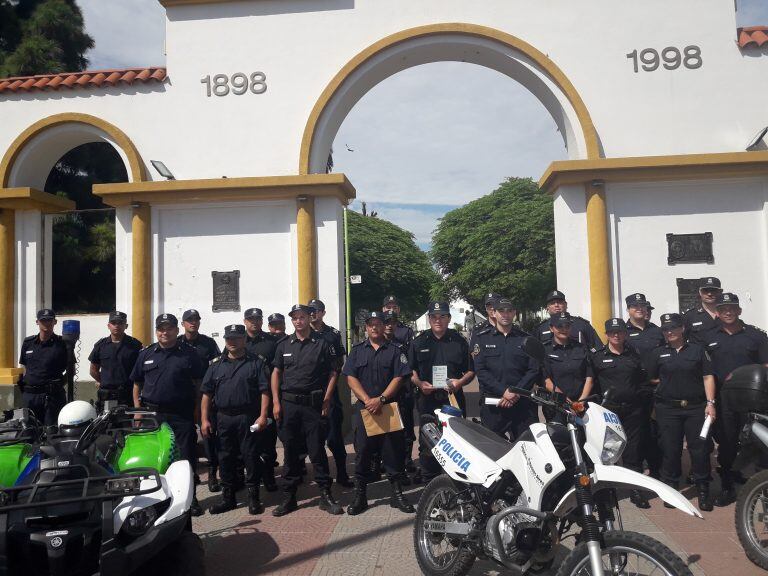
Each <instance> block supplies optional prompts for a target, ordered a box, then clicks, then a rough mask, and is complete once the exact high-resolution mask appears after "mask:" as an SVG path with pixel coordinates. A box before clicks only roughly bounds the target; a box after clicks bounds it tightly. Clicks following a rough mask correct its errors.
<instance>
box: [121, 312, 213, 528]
mask: <svg viewBox="0 0 768 576" xmlns="http://www.w3.org/2000/svg"><path fill="white" fill-rule="evenodd" d="M155 336H156V337H157V342H156V343H154V344H151V345H149V346H147V347H146V348H144V349H143V350H141V352H139V357H138V358H137V359H136V365H135V366H134V367H133V371H132V372H131V380H132V381H133V403H134V406H136V407H140V406H144V407H146V408H148V409H149V410H152V411H154V412H157V416H158V419H159V420H160V421H162V422H167V423H168V425H169V426H170V427H171V428H172V429H173V434H174V436H175V437H176V445H177V446H178V447H179V452H180V455H181V458H182V459H183V460H187V461H188V462H189V464H190V466H191V467H192V472H193V473H194V471H195V467H196V465H197V452H196V444H197V431H196V430H195V408H196V404H197V389H198V385H199V382H200V380H202V378H203V375H204V374H205V369H206V366H205V365H204V364H203V362H202V361H201V360H200V356H199V355H198V354H197V352H195V350H194V349H193V348H191V347H190V346H187V345H186V344H184V342H183V340H182V339H181V338H179V320H178V318H176V316H174V315H173V314H160V315H159V316H158V317H157V318H155ZM190 511H191V512H192V515H193V516H199V515H200V514H202V513H203V511H202V509H201V508H200V504H199V503H198V501H197V496H195V497H194V498H193V500H192V507H191V509H190Z"/></svg>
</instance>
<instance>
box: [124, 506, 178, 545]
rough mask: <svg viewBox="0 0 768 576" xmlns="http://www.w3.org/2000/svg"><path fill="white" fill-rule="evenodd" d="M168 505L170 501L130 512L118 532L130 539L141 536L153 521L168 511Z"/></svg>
mask: <svg viewBox="0 0 768 576" xmlns="http://www.w3.org/2000/svg"><path fill="white" fill-rule="evenodd" d="M169 505H170V500H165V501H163V502H159V503H158V504H155V505H153V506H147V507H146V508H142V509H141V510H136V511H135V512H131V514H130V515H129V516H128V518H126V519H125V522H123V526H122V528H120V532H122V533H125V535H126V536H130V537H131V538H136V537H137V536H141V535H142V534H144V533H145V532H146V531H147V530H149V529H150V528H151V527H152V525H153V524H154V523H155V520H157V519H158V517H159V516H160V515H161V514H163V513H164V512H165V511H166V510H167V509H168V506H169Z"/></svg>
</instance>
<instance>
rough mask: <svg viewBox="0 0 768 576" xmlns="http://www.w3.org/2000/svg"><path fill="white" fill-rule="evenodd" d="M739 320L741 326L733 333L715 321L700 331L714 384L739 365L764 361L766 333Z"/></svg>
mask: <svg viewBox="0 0 768 576" xmlns="http://www.w3.org/2000/svg"><path fill="white" fill-rule="evenodd" d="M740 324H741V330H739V331H738V332H736V333H735V334H728V332H726V331H725V329H724V328H723V327H722V325H720V324H719V323H718V324H717V325H716V326H715V327H714V328H712V329H711V330H708V331H707V332H706V333H704V334H702V335H701V340H702V341H703V342H704V344H705V345H706V350H707V352H709V356H710V357H711V358H712V370H713V372H714V374H715V378H716V379H717V384H718V386H721V385H722V384H723V383H724V382H725V379H726V378H727V377H728V374H730V373H731V372H733V371H734V370H735V369H736V368H738V367H739V366H745V365H747V364H768V336H766V334H765V332H763V331H762V330H758V329H757V328H755V327H754V326H750V325H749V324H744V323H743V322H740Z"/></svg>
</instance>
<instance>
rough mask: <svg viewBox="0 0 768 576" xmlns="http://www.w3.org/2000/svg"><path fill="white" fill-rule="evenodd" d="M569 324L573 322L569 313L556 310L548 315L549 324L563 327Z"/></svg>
mask: <svg viewBox="0 0 768 576" xmlns="http://www.w3.org/2000/svg"><path fill="white" fill-rule="evenodd" d="M571 324H573V318H571V315H570V314H569V313H568V312H558V313H557V314H552V315H551V316H550V317H549V325H550V326H556V327H558V328H563V327H565V326H570V325H571Z"/></svg>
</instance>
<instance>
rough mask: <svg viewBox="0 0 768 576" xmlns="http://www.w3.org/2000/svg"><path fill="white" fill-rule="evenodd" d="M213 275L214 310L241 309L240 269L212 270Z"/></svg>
mask: <svg viewBox="0 0 768 576" xmlns="http://www.w3.org/2000/svg"><path fill="white" fill-rule="evenodd" d="M211 276H213V311H214V312H222V311H224V310H234V311H236V312H237V311H239V310H240V270H232V271H231V272H211Z"/></svg>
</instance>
